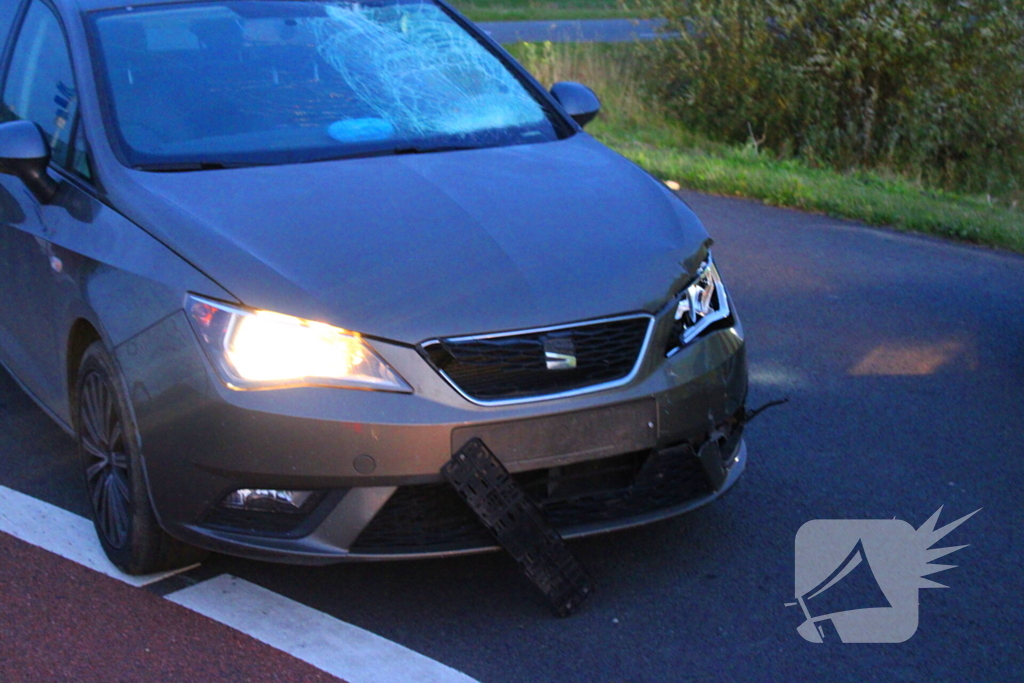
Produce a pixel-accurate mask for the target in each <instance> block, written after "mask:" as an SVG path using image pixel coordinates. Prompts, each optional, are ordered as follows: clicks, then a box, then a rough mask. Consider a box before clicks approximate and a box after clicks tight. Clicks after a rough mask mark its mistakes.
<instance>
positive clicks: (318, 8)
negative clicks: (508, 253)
mask: <svg viewBox="0 0 1024 683" xmlns="http://www.w3.org/2000/svg"><path fill="white" fill-rule="evenodd" d="M93 26H94V28H95V32H96V35H97V37H98V44H99V47H100V55H98V56H99V57H100V58H101V59H100V63H101V68H100V69H99V71H100V72H101V75H102V76H103V78H102V79H101V80H102V81H104V82H105V88H106V91H107V94H108V98H107V99H108V103H109V107H108V111H109V114H110V117H109V118H110V119H111V122H112V124H113V127H114V128H115V130H116V133H117V138H118V140H119V141H120V143H121V148H122V152H123V156H124V157H125V158H126V161H127V162H128V164H129V165H131V166H135V167H139V168H144V169H150V170H176V169H179V168H180V169H188V168H202V167H206V168H217V167H220V166H230V165H244V164H266V163H289V162H298V161H313V160H318V159H331V158H342V157H351V156H362V155H372V154H388V153H407V152H421V151H434V150H438V149H452V148H459V149H461V148H467V147H490V146H497V145H514V144H523V143H532V142H543V141H547V140H554V139H557V138H558V137H561V136H565V135H567V134H570V132H571V129H570V128H568V126H567V125H566V124H565V122H564V121H562V120H561V119H560V118H559V117H558V115H557V114H555V113H554V112H552V111H550V110H548V108H547V106H546V105H545V104H543V103H542V101H541V100H540V99H539V98H538V97H536V96H535V94H534V93H533V92H531V90H530V89H528V87H527V86H526V85H525V84H524V83H523V82H521V81H520V80H519V78H518V77H517V76H516V75H515V74H513V73H512V72H511V71H510V70H509V69H508V68H506V66H505V65H504V64H503V63H502V61H501V60H500V59H499V58H498V57H497V56H496V55H495V54H494V53H492V52H491V51H490V50H488V49H487V48H485V47H484V46H483V45H482V44H481V43H479V42H478V41H477V40H476V39H475V38H474V37H473V36H472V35H471V34H469V33H467V32H466V31H465V30H464V29H463V28H462V27H461V26H459V25H458V24H457V23H456V22H455V21H454V20H453V19H452V18H451V17H450V16H449V15H448V14H447V13H445V11H444V10H442V9H441V8H440V7H439V6H437V5H435V4H434V3H433V2H430V1H429V0H426V1H424V0H412V1H405V0H397V1H396V0H388V1H385V2H377V3H374V2H370V3H365V2H361V3H330V4H327V3H318V2H296V1H286V2H275V1H269V2H268V1H265V0H259V1H245V2H223V3H202V4H181V5H159V6H154V7H152V8H149V9H147V8H135V9H131V8H129V9H128V10H116V11H108V12H102V13H97V14H95V15H93Z"/></svg>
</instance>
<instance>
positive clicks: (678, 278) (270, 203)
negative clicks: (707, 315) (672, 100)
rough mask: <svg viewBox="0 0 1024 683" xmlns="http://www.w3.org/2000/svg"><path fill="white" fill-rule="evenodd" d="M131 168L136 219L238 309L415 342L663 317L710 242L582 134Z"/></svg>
mask: <svg viewBox="0 0 1024 683" xmlns="http://www.w3.org/2000/svg"><path fill="white" fill-rule="evenodd" d="M126 173H128V174H129V175H130V177H131V180H132V181H134V182H133V186H132V187H131V188H130V190H128V191H126V192H124V194H123V195H122V196H119V197H117V198H116V199H117V201H118V203H119V205H121V206H123V207H125V210H126V213H127V214H128V215H129V217H131V218H133V219H134V220H135V221H137V222H138V223H139V224H140V225H142V226H143V227H144V228H145V229H147V230H148V231H150V232H152V233H153V234H154V235H156V236H157V237H158V238H160V239H162V240H163V241H164V242H165V243H167V244H168V245H169V246H171V247H172V248H173V249H175V250H176V251H177V252H178V253H179V254H181V255H182V256H183V257H184V258H186V259H187V260H188V261H190V262H191V263H193V264H194V265H195V266H197V267H198V268H199V269H201V270H202V271H204V272H205V273H206V274H207V275H208V276H209V277H211V278H212V279H214V280H215V281H217V282H218V283H219V284H220V285H221V286H223V287H224V288H225V289H227V290H228V291H230V292H232V293H233V294H234V295H235V296H237V297H238V298H239V300H240V301H241V302H242V303H244V304H246V305H249V306H253V307H256V308H265V309H270V310H276V311H280V312H283V313H288V314H290V315H297V316H301V317H305V318H311V319H317V320H322V321H325V322H329V323H331V324H333V325H337V326H340V327H344V328H347V329H351V330H356V331H359V332H362V333H364V334H367V335H371V336H378V337H383V338H388V339H394V340H398V341H403V342H409V343H415V342H419V341H422V340H424V339H427V338H430V337H436V336H449V335H458V334H471V333H479V332H487V331H498V330H507V329H519V328H527V327H532V326H539V325H546V324H554V323H561V322H568V321H574V320H583V319H587V318H594V317H600V316H605V315H609V314H617V313H626V312H630V311H637V310H644V309H646V310H653V309H654V308H656V307H657V306H658V305H660V303H661V302H662V301H663V300H664V299H665V298H666V297H667V296H669V295H670V294H671V292H672V291H674V288H678V286H680V284H681V283H682V282H683V281H684V280H686V278H687V277H688V275H687V272H686V271H687V270H689V271H690V272H692V271H693V270H694V269H695V268H696V266H697V264H698V263H699V259H700V257H701V252H702V247H703V245H705V243H706V240H707V234H706V232H705V231H704V229H703V227H702V226H701V225H700V223H699V221H698V220H697V219H696V217H694V215H693V214H692V213H691V212H690V211H689V209H688V208H687V207H686V206H685V204H683V203H682V202H681V201H678V200H676V199H675V198H673V197H672V196H671V194H670V193H669V192H668V191H667V189H666V188H664V187H662V186H661V185H660V183H658V182H657V181H655V180H654V179H652V178H651V177H650V176H648V175H647V174H645V173H644V172H643V171H641V170H640V169H638V168H637V167H635V166H633V165H632V164H631V163H629V162H627V161H626V160H625V159H623V158H622V157H620V156H618V155H617V154H615V153H613V152H611V151H609V150H607V149H606V148H604V147H602V146H601V145H599V144H598V143H597V142H596V141H594V140H593V139H592V138H590V137H589V136H587V135H585V134H578V135H576V136H574V137H573V138H570V139H568V140H563V141H560V142H551V143H544V144H534V145H522V146H513V147H500V148H489V149H479V150H467V151H453V152H442V153H432V154H420V155H409V156H400V157H394V156H391V157H379V158H367V159H350V160H340V161H332V162H317V163H307V164H296V165H286V166H262V167H251V168H241V169H231V170H213V171H198V172H187V173H146V172H140V171H126ZM681 264H685V267H684V265H681ZM200 294H202V293H201V292H200Z"/></svg>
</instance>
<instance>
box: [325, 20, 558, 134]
mask: <svg viewBox="0 0 1024 683" xmlns="http://www.w3.org/2000/svg"><path fill="white" fill-rule="evenodd" d="M308 21H310V22H311V23H312V25H313V31H314V34H315V35H316V46H317V51H318V52H319V53H320V56H321V57H322V58H323V59H324V61H326V62H327V63H328V64H330V65H331V66H332V67H334V68H335V69H336V70H337V71H338V73H340V74H341V75H342V76H343V77H344V79H345V82H346V83H348V85H349V86H350V87H351V88H352V89H353V90H354V91H355V93H356V94H357V95H358V96H359V97H360V98H361V99H362V100H363V101H364V102H365V103H366V104H368V105H369V106H370V107H371V108H372V109H373V110H374V111H376V112H377V113H378V114H379V116H380V118H381V119H383V120H384V121H386V122H389V123H391V124H392V125H393V126H395V127H396V128H397V129H398V130H400V131H402V132H403V133H406V134H408V135H413V136H426V135H431V134H436V133H444V134H450V135H456V134H465V133H471V132H474V131H479V130H485V129H490V128H505V127H510V126H525V125H530V124H537V123H540V122H542V121H543V120H544V119H545V114H544V111H543V109H541V107H540V105H539V104H538V103H537V101H536V100H534V99H533V98H532V97H530V95H529V94H527V93H526V92H525V91H524V90H523V88H522V86H521V85H520V84H519V83H518V82H517V81H516V79H515V78H514V77H513V76H512V74H511V73H509V72H508V70H507V69H505V67H504V66H503V65H502V64H501V62H499V61H498V60H497V59H496V58H495V57H494V55H492V54H490V53H489V52H487V51H486V50H485V49H484V48H483V47H482V46H481V45H480V44H479V43H478V42H477V41H476V40H474V39H473V37H472V36H470V35H469V34H468V33H466V32H465V31H464V30H462V28H461V27H460V26H458V24H456V23H455V22H453V21H452V20H451V19H450V18H449V17H448V16H447V15H446V14H445V13H444V12H442V11H441V9H440V8H438V7H437V6H436V5H433V4H426V3H408V4H395V5H384V6H366V5H335V6H330V7H327V17H325V18H322V19H310V20H308Z"/></svg>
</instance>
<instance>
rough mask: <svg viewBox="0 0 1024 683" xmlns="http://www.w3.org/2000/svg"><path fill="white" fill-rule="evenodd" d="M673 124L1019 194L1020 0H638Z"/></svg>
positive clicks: (1022, 169)
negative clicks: (643, 4)
mask: <svg viewBox="0 0 1024 683" xmlns="http://www.w3.org/2000/svg"><path fill="white" fill-rule="evenodd" d="M645 1H649V2H651V3H653V4H654V5H655V7H654V8H653V9H652V11H654V12H657V13H660V14H661V15H662V16H665V17H666V18H667V20H668V27H667V28H668V29H669V30H672V31H677V32H678V33H679V35H680V38H679V39H674V40H664V41H660V42H659V43H658V44H656V45H655V46H654V47H653V48H652V49H651V51H650V52H649V53H648V57H649V59H650V69H649V71H650V75H651V77H652V79H654V82H655V83H657V84H658V87H659V88H660V89H661V91H662V94H663V96H664V98H665V100H666V102H667V104H668V106H669V107H670V109H671V111H672V112H673V113H674V115H675V116H676V117H678V118H679V119H680V120H681V121H682V122H683V123H685V124H686V125H688V126H691V127H693V128H695V129H696V130H698V131H700V132H703V133H705V134H708V135H710V136H712V137H714V138H716V139H720V140H726V141H733V142H743V141H747V142H752V143H753V144H754V145H755V146H756V147H761V146H762V145H763V146H764V147H765V148H767V149H770V150H772V151H773V152H775V153H776V154H778V155H779V156H784V157H785V156H791V155H795V156H799V157H801V158H803V159H805V160H807V161H809V162H811V163H824V164H829V165H832V166H835V167H838V168H841V169H849V168H888V169H892V170H895V171H898V172H900V173H903V174H910V175H912V176H914V177H917V178H921V179H923V180H924V181H925V182H928V183H930V184H935V185H939V186H942V187H945V188H948V189H959V190H967V191H981V192H991V193H993V194H1003V195H1006V194H1016V193H1018V192H1020V191H1021V189H1022V187H1024V0H645Z"/></svg>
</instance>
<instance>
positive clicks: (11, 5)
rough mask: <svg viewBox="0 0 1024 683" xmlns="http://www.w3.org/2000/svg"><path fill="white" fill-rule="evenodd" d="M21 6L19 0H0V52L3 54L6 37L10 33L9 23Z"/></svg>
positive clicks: (12, 20) (12, 21)
mask: <svg viewBox="0 0 1024 683" xmlns="http://www.w3.org/2000/svg"><path fill="white" fill-rule="evenodd" d="M19 7H21V0H0V54H3V51H4V47H6V46H7V37H8V36H9V35H10V34H11V24H13V23H14V15H15V14H17V13H18V8H19Z"/></svg>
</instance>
